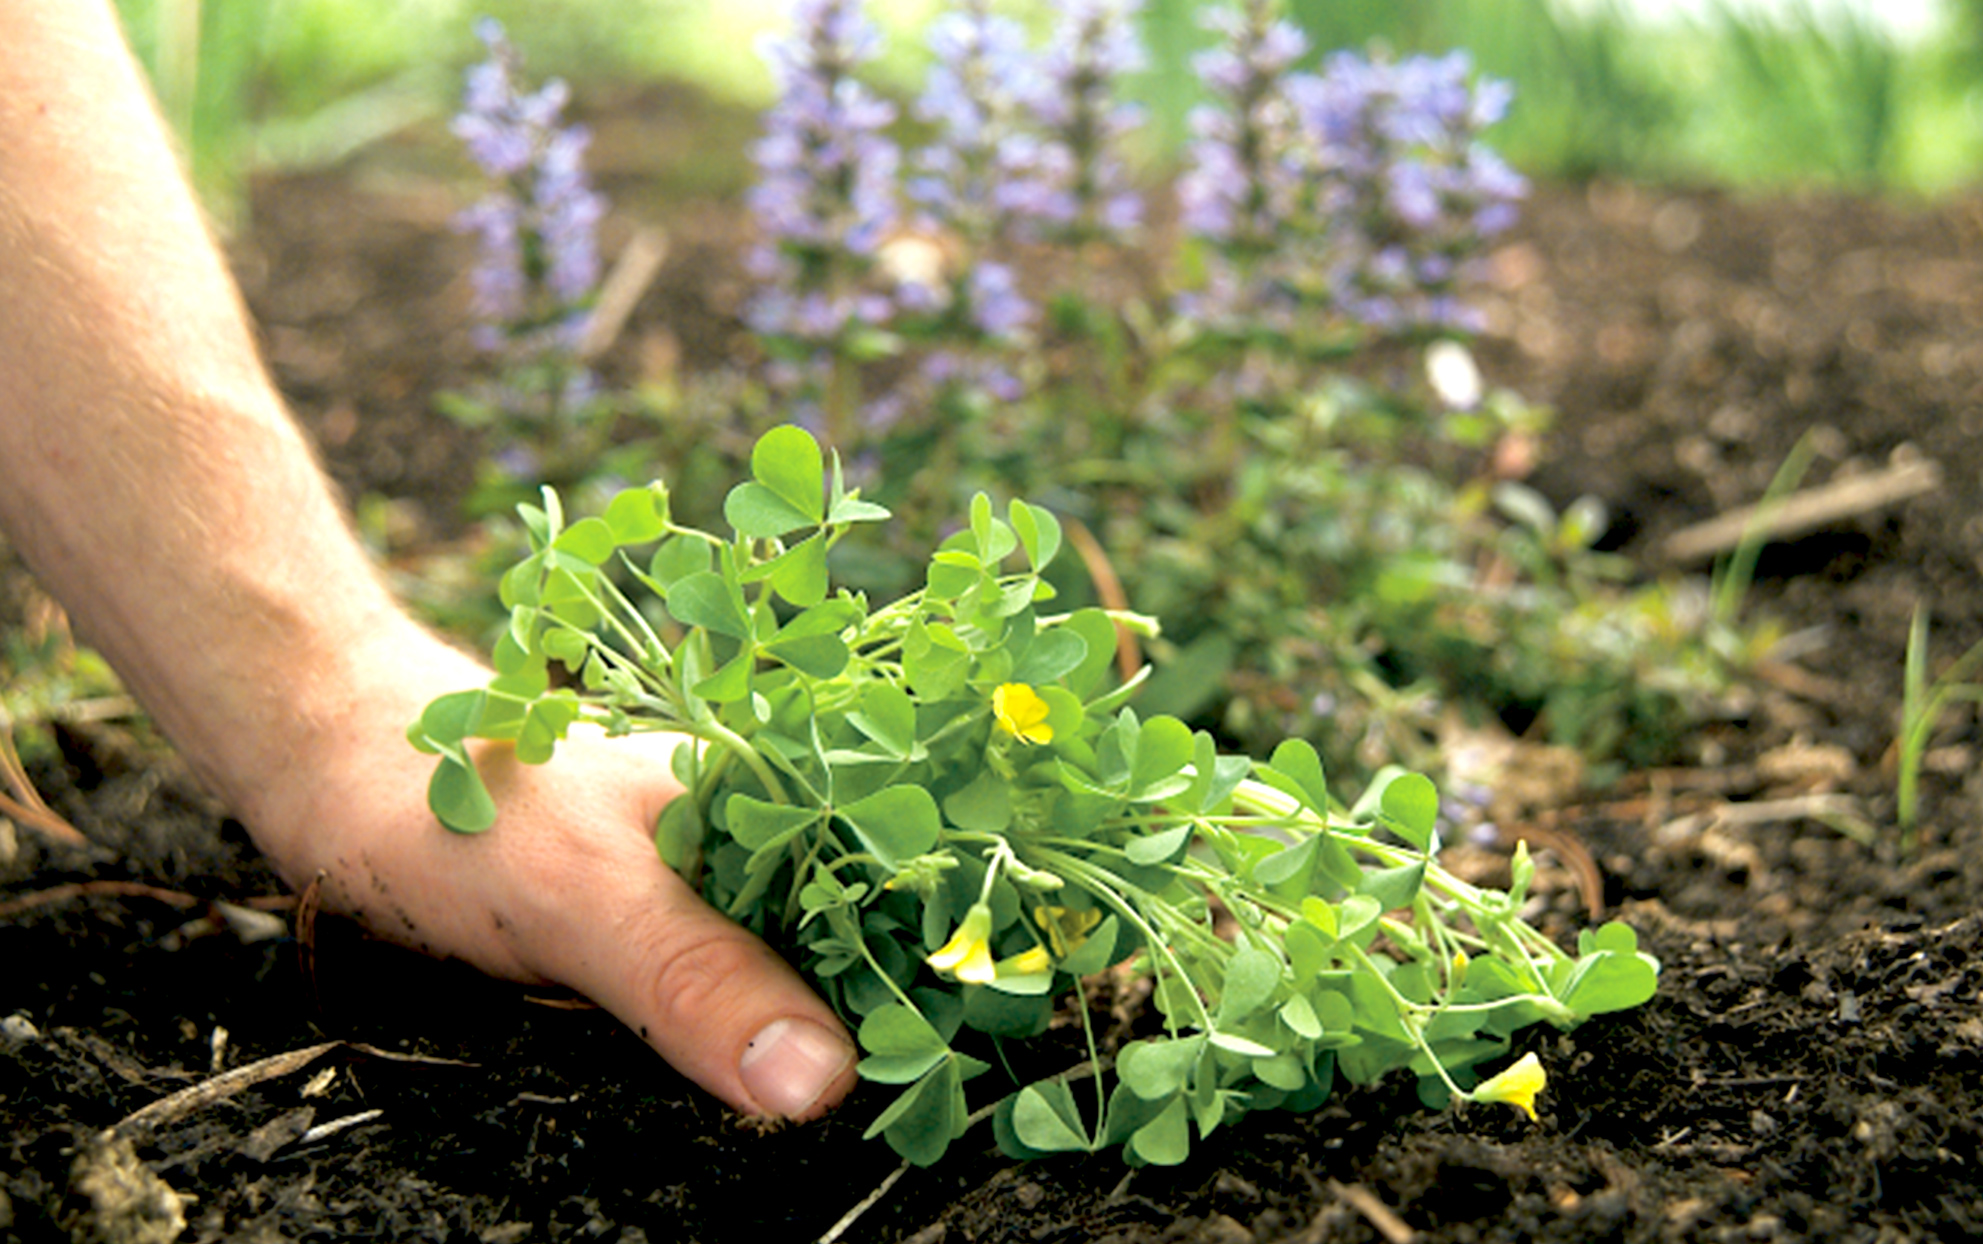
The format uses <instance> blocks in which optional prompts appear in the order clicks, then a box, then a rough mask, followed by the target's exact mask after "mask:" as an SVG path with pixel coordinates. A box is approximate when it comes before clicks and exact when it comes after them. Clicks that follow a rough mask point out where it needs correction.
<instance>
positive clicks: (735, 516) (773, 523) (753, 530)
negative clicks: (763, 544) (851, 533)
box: [723, 483, 819, 540]
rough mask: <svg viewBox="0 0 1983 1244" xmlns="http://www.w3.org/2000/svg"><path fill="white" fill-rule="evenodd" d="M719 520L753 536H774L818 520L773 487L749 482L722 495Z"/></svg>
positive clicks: (775, 537)
mask: <svg viewBox="0 0 1983 1244" xmlns="http://www.w3.org/2000/svg"><path fill="white" fill-rule="evenodd" d="M723 520H724V521H725V522H727V523H729V524H730V526H731V527H732V528H734V529H735V530H736V533H737V534H738V535H740V536H745V537H748V538H749V539H753V540H774V539H777V538H778V537H779V536H782V535H785V534H787V533H788V532H793V531H798V530H799V529H801V528H803V527H811V526H815V525H816V524H817V523H818V521H819V520H818V519H817V518H815V517H813V516H812V515H810V514H808V513H807V512H806V511H805V510H802V509H800V508H798V507H797V506H794V505H792V504H791V503H790V502H788V501H787V500H785V498H783V497H781V496H779V495H778V493H777V492H776V491H775V490H773V489H771V488H767V487H765V486H764V485H763V484H753V483H745V484H738V485H737V486H736V487H735V488H732V489H731V490H730V493H729V495H728V496H726V497H724V498H723Z"/></svg>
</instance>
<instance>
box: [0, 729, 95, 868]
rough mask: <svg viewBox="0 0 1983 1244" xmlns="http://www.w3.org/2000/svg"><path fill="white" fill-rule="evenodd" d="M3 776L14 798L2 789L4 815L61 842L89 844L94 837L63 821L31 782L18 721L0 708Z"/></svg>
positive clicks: (0, 812)
mask: <svg viewBox="0 0 1983 1244" xmlns="http://www.w3.org/2000/svg"><path fill="white" fill-rule="evenodd" d="M0 778H4V779H5V780H6V785H7V787H8V789H9V790H12V791H13V795H12V796H11V797H9V796H8V794H7V793H6V791H0V816H8V817H11V818H13V819H14V820H16V821H19V822H21V823H22V824H23V825H26V826H28V827H29V828H30V829H38V830H40V831H41V832H42V833H44V834H47V835H48V836H49V837H50V838H53V839H55V840H56V841H57V842H66V843H68V844H69V845H70V846H74V847H86V846H89V845H90V840H89V839H88V838H87V837H85V836H84V834H83V832H82V831H81V830H79V829H77V828H76V827H75V826H74V825H71V824H69V822H67V821H65V820H63V819H62V818H61V817H60V816H59V815H57V814H56V812H55V809H53V808H51V807H49V806H48V804H47V802H46V801H44V800H43V799H42V797H41V793H40V792H39V791H37V790H35V788H34V783H33V782H30V781H28V773H27V770H26V769H25V768H24V767H22V765H21V758H20V755H19V754H18V753H17V752H15V751H14V722H13V719H12V718H11V717H9V716H7V714H6V712H5V711H4V710H0Z"/></svg>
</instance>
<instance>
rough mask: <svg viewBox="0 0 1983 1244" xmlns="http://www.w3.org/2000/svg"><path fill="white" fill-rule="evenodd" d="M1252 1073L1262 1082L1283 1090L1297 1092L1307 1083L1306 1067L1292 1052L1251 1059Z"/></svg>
mask: <svg viewBox="0 0 1983 1244" xmlns="http://www.w3.org/2000/svg"><path fill="white" fill-rule="evenodd" d="M1253 1074H1254V1075H1255V1076H1256V1077H1258V1079H1259V1080H1260V1082H1261V1083H1262V1084H1265V1085H1267V1086H1268V1087H1270V1088H1277V1089H1280V1090H1281V1091H1283V1092H1287V1093H1293V1092H1298V1091H1300V1090H1301V1089H1303V1088H1306V1087H1307V1085H1308V1068H1307V1067H1306V1066H1304V1065H1303V1064H1302V1061H1301V1059H1299V1058H1297V1057H1295V1056H1294V1055H1293V1054H1276V1055H1274V1056H1273V1057H1272V1058H1256V1059H1254V1060H1253Z"/></svg>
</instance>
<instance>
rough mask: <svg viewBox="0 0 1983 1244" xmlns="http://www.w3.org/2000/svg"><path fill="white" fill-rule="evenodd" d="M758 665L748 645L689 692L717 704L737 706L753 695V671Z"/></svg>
mask: <svg viewBox="0 0 1983 1244" xmlns="http://www.w3.org/2000/svg"><path fill="white" fill-rule="evenodd" d="M756 664H757V659H756V655H755V654H754V653H752V651H751V650H750V647H749V646H748V645H746V646H745V647H744V648H743V649H742V650H741V651H739V652H738V653H737V655H736V656H734V657H732V658H730V660H728V661H727V662H725V663H724V664H723V667H722V668H721V669H718V670H717V671H716V672H715V673H714V674H711V675H710V676H709V677H707V678H705V679H703V680H702V681H701V682H698V683H696V684H695V685H694V686H693V687H690V688H689V690H690V691H692V692H693V693H695V694H696V695H698V696H701V697H702V698H703V699H705V700H709V701H711V702H713V703H716V704H735V703H736V702H737V701H738V700H741V699H743V698H744V697H746V696H748V695H749V694H750V693H751V671H752V668H753V667H754V666H755V665H756Z"/></svg>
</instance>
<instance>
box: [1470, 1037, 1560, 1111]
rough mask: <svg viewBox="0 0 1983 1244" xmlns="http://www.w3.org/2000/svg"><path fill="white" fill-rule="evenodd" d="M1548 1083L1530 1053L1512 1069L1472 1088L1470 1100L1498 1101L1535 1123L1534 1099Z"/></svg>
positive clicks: (1537, 1060) (1540, 1062) (1535, 1058)
mask: <svg viewBox="0 0 1983 1244" xmlns="http://www.w3.org/2000/svg"><path fill="white" fill-rule="evenodd" d="M1548 1083H1549V1076H1548V1074H1547V1073H1545V1072H1544V1071H1543V1069H1542V1060H1541V1059H1539V1058H1537V1057H1536V1056H1535V1054H1534V1053H1533V1052H1531V1053H1528V1054H1524V1055H1522V1056H1521V1058H1520V1059H1519V1060H1517V1061H1516V1063H1515V1065H1514V1066H1512V1067H1509V1068H1508V1069H1507V1070H1506V1071H1503V1072H1502V1073H1501V1074H1499V1075H1497V1076H1494V1077H1492V1078H1490V1079H1488V1080H1485V1081H1483V1082H1482V1083H1481V1084H1480V1086H1479V1087H1477V1088H1475V1089H1474V1091H1473V1094H1472V1097H1473V1099H1474V1100H1475V1101H1500V1102H1506V1103H1508V1104H1509V1105H1511V1106H1513V1107H1515V1108H1516V1109H1518V1110H1520V1111H1521V1112H1522V1113H1524V1114H1526V1115H1528V1116H1529V1121H1530V1122H1535V1121H1536V1113H1535V1098H1536V1094H1538V1093H1540V1092H1542V1090H1543V1086H1544V1085H1546V1084H1548Z"/></svg>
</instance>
